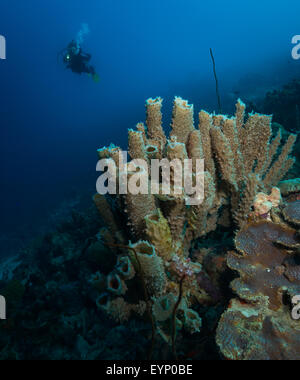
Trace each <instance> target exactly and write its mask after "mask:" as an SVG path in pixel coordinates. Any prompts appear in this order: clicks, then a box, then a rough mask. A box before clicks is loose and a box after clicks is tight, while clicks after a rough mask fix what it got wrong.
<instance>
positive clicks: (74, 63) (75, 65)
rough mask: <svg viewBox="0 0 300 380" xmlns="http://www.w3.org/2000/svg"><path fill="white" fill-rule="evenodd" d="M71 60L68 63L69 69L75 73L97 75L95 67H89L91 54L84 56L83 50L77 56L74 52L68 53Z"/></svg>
mask: <svg viewBox="0 0 300 380" xmlns="http://www.w3.org/2000/svg"><path fill="white" fill-rule="evenodd" d="M68 56H69V59H68V61H67V66H66V67H67V68H68V69H71V70H72V71H73V73H77V74H82V73H87V74H91V75H94V74H96V72H95V69H94V67H93V66H91V65H88V62H89V61H90V59H91V55H90V54H83V53H82V52H81V49H80V50H79V52H78V53H77V54H76V53H74V52H70V53H68Z"/></svg>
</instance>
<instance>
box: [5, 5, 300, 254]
mask: <svg viewBox="0 0 300 380" xmlns="http://www.w3.org/2000/svg"><path fill="white" fill-rule="evenodd" d="M299 17H300V3H299V1H296V0H295V1H294V0H292V1H285V2H279V1H274V0H273V1H266V0H264V1H231V0H228V1H207V2H204V1H200V0H184V1H179V0H151V1H146V0H108V1H103V0H88V1H83V0H52V1H42V0H26V1H20V0H10V1H5V0H2V1H1V3H0V35H3V36H5V38H6V41H7V60H6V61H0V84H1V86H0V126H1V128H0V131H1V132H0V133H1V137H0V145H1V147H0V152H1V211H0V212H1V222H0V246H1V247H0V248H1V249H0V250H1V254H5V253H7V252H8V251H9V250H10V249H12V250H13V249H14V245H13V243H12V242H18V241H19V242H20V241H26V240H27V239H28V238H29V239H30V238H33V237H34V235H35V233H37V232H38V230H39V228H40V227H41V226H42V225H43V224H47V220H48V218H49V215H50V214H51V212H52V211H53V210H55V208H56V207H57V206H58V205H59V204H60V203H61V202H63V201H66V200H68V199H70V200H72V199H73V198H74V197H76V196H78V194H86V197H87V198H86V199H87V203H88V202H90V198H89V197H90V196H92V194H93V191H94V188H95V181H96V172H95V165H96V159H97V156H96V149H97V148H99V147H102V146H103V145H107V144H109V143H110V142H114V143H115V144H120V145H121V146H122V147H126V137H127V136H126V133H127V128H131V127H133V126H134V125H135V124H136V123H137V122H139V121H141V120H144V101H145V99H147V98H149V97H155V96H158V95H159V96H162V97H163V98H165V109H164V117H165V125H166V127H168V125H169V122H170V121H169V118H170V114H171V104H172V99H173V97H174V95H179V96H182V97H183V98H187V99H189V100H190V101H191V102H193V103H194V104H195V108H196V110H200V109H201V108H206V109H208V110H210V111H213V110H214V109H216V107H217V105H216V95H215V82H214V77H213V72H212V64H211V59H210V55H209V48H210V47H212V48H213V49H214V54H215V59H216V65H217V72H218V76H219V81H220V90H221V96H222V102H223V106H224V110H225V112H228V113H229V112H232V110H233V105H234V100H235V99H234V95H232V91H239V93H240V96H241V98H244V97H248V98H249V99H251V97H255V96H259V95H262V94H263V93H264V92H265V91H266V90H267V89H270V88H273V87H274V86H278V85H280V84H282V83H285V82H286V81H287V80H289V79H291V78H292V77H296V76H298V77H299V73H300V61H293V60H292V58H291V48H292V45H291V38H292V36H293V35H295V34H300V25H299ZM83 22H84V23H87V24H88V25H89V28H90V34H89V36H88V37H87V39H86V40H85V42H84V44H83V48H84V50H85V51H87V52H89V53H91V54H92V64H93V65H95V67H96V69H97V72H98V73H99V76H100V82H99V83H98V84H96V83H94V82H93V81H92V80H91V78H88V77H87V76H84V75H83V76H79V75H75V74H73V73H71V72H70V71H67V70H65V68H64V66H63V64H62V62H58V61H57V53H58V52H59V51H60V50H61V49H63V48H64V47H66V45H67V44H68V43H69V42H70V41H71V40H72V39H73V38H75V36H76V34H77V33H78V31H79V30H80V27H81V24H82V23H83ZM1 239H2V240H1ZM1 241H2V242H4V243H1Z"/></svg>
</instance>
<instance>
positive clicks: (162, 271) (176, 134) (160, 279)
mask: <svg viewBox="0 0 300 380" xmlns="http://www.w3.org/2000/svg"><path fill="white" fill-rule="evenodd" d="M161 108H162V99H161V98H156V99H149V100H148V101H147V102H146V110H147V121H146V125H147V127H146V126H145V125H144V124H143V123H139V124H138V125H137V129H136V130H135V131H134V130H129V139H128V141H129V142H128V145H129V154H130V156H131V158H132V159H140V160H144V162H148V163H149V162H150V160H152V159H157V160H162V159H169V160H174V159H177V160H179V162H180V161H181V162H182V164H183V163H184V160H186V159H187V158H189V159H191V160H193V175H194V176H197V175H198V174H199V169H198V168H197V165H196V160H197V159H204V163H205V169H204V170H205V171H204V178H205V181H204V183H205V185H204V187H205V197H204V201H203V202H202V203H201V204H200V205H196V206H194V205H191V206H189V205H187V202H186V199H187V194H186V193H185V189H184V188H182V189H181V190H182V191H181V195H178V194H177V193H176V186H178V183H177V182H176V178H175V176H174V174H173V172H172V171H171V185H172V189H171V193H170V194H169V195H166V194H164V193H161V192H159V194H157V195H152V194H151V193H150V190H149V192H148V194H139V193H138V192H137V194H135V195H131V194H125V195H114V196H111V195H110V196H102V195H97V196H96V197H95V201H96V204H97V207H98V210H99V211H100V214H101V215H102V218H103V219H104V220H107V225H109V226H110V229H109V232H110V237H109V239H108V240H109V241H107V240H106V241H107V245H108V246H110V247H111V249H112V254H114V255H116V257H117V258H118V261H119V260H120V258H122V260H123V259H124V258H125V257H127V258H128V259H129V261H128V263H129V262H130V263H131V265H132V266H133V267H134V269H135V272H136V273H138V276H136V277H135V278H132V279H131V283H134V282H136V281H141V280H142V283H143V286H144V287H145V293H146V296H145V297H144V298H142V299H141V298H140V297H142V295H141V294H137V293H138V292H137V291H136V290H137V288H138V287H137V286H134V285H131V284H129V282H128V281H127V279H126V278H125V277H124V275H122V273H121V274H120V273H119V275H118V276H117V275H116V270H117V269H116V267H115V268H113V269H112V272H111V273H110V274H108V276H107V280H106V284H107V285H106V286H105V285H104V287H103V291H102V294H101V295H100V297H101V299H103V297H104V296H103V295H104V294H105V295H107V294H108V296H105V297H104V298H105V302H101V303H99V305H100V307H101V308H102V309H103V310H105V311H106V312H107V313H108V314H109V315H111V316H112V317H114V318H115V319H116V320H117V321H121V320H122V321H124V320H127V319H129V318H130V316H131V315H132V312H134V311H136V309H137V304H138V303H140V302H141V301H142V302H143V301H144V302H145V303H146V305H147V307H144V309H143V310H144V311H146V310H147V311H148V314H150V318H151V320H152V323H154V324H155V329H156V330H157V331H158V332H159V333H160V335H161V337H162V338H163V339H165V341H166V342H168V343H169V344H171V343H172V340H173V344H174V334H176V331H177V330H181V329H184V330H186V331H189V332H191V333H193V332H197V331H200V327H201V318H200V316H199V314H198V313H197V311H196V309H193V307H195V306H197V305H209V304H214V303H215V302H216V297H214V295H215V294H214V295H213V292H210V291H209V286H207V283H208V282H210V281H208V282H207V281H205V279H206V280H207V279H209V275H208V274H207V272H206V269H205V268H203V266H202V265H201V263H200V262H199V259H200V261H201V262H203V256H198V257H197V256H194V258H193V257H191V256H190V253H191V250H192V249H193V247H194V244H195V241H197V239H199V238H201V237H202V238H203V237H205V236H206V235H207V234H209V233H211V232H212V231H215V230H216V229H217V226H218V225H223V226H226V227H227V228H228V227H229V228H231V229H243V228H245V226H246V225H247V223H248V221H249V219H251V218H252V219H253V217H254V215H253V207H254V214H255V218H254V219H260V218H264V217H265V215H267V216H268V217H269V215H270V214H271V212H272V209H273V208H274V209H276V208H277V207H278V206H279V204H280V203H281V194H280V190H279V189H278V188H274V186H276V185H278V183H279V182H280V180H282V179H283V178H284V177H285V175H286V173H287V172H288V171H289V169H290V168H291V167H292V165H293V163H294V159H293V158H292V157H290V153H291V151H292V148H293V145H294V143H295V140H296V136H295V135H289V136H288V138H287V140H286V142H285V143H284V144H283V145H282V146H281V134H280V132H279V133H278V134H277V135H276V136H275V137H274V138H273V139H272V129H271V117H269V116H266V115H260V114H249V115H247V117H246V114H245V108H246V107H245V105H244V104H243V103H242V102H241V101H238V103H237V105H236V115H235V117H232V118H228V117H226V116H224V115H211V114H208V113H207V112H205V111H201V112H200V114H199V128H198V129H196V128H195V125H194V108H193V106H192V105H190V104H189V103H188V102H187V101H185V100H183V99H181V98H178V97H177V98H175V100H174V108H173V118H172V124H171V127H172V129H171V133H170V137H169V139H168V138H167V137H166V135H165V134H164V131H163V127H162V124H161V123H162V113H161ZM120 151H121V149H120V148H118V147H115V146H114V145H113V146H111V147H109V148H107V147H104V148H102V149H99V151H98V153H99V157H100V158H106V159H108V160H113V161H114V162H115V163H116V165H117V167H118V170H119V172H121V173H122V174H123V175H125V176H127V181H129V180H130V178H131V177H132V176H134V172H132V171H130V170H128V174H126V170H124V167H121V165H120V159H119V158H118V157H117V156H116V152H118V153H119V152H120ZM127 165H128V167H131V168H132V165H131V164H127ZM139 170H140V172H141V171H142V172H143V173H144V171H147V168H145V167H140V168H139ZM147 176H149V177H150V172H148V174H147ZM119 181H120V176H119ZM159 185H160V188H161V187H162V186H163V182H161V183H160V184H159ZM120 186H121V183H120V182H118V180H117V188H119V187H120ZM181 186H182V185H181ZM259 191H260V193H259ZM269 192H271V195H267V194H266V193H269ZM260 198H261V199H260ZM99 199H101V207H99ZM120 209H121V210H122V209H123V210H124V212H123V213H122V215H120ZM114 215H118V217H114ZM120 222H121V225H123V226H127V227H128V228H127V227H126V228H124V227H123V229H122V228H121V229H120V228H119V227H117V225H120ZM106 239H107V237H106ZM104 241H105V239H104ZM131 241H134V242H135V243H131ZM124 242H128V245H127V246H126V245H124ZM126 244H127V243H126ZM133 253H134V254H133ZM104 283H105V282H104ZM211 284H212V283H211ZM112 285H113V286H112ZM205 285H206V286H205ZM181 286H182V294H181V290H180V289H181ZM133 300H135V301H134V302H133ZM176 301H177V303H176ZM139 310H140V309H139ZM174 310H175V312H174ZM140 314H142V312H141V311H140ZM172 318H175V324H176V328H175V332H174V331H170V326H171V325H172ZM173 349H174V347H173Z"/></svg>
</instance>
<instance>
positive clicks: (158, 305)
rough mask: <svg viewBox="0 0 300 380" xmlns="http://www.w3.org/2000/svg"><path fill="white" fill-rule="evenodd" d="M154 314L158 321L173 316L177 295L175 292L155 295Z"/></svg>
mask: <svg viewBox="0 0 300 380" xmlns="http://www.w3.org/2000/svg"><path fill="white" fill-rule="evenodd" d="M152 301H153V306H152V311H153V316H154V318H155V320H156V321H158V322H164V321H166V320H167V319H169V318H171V317H172V314H173V311H174V307H175V305H176V302H177V297H176V296H175V295H174V294H173V293H167V294H164V295H162V296H159V297H153V298H152Z"/></svg>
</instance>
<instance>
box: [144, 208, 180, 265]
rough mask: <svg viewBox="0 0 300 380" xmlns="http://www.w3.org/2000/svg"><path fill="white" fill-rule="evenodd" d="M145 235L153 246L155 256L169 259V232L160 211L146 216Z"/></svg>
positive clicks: (170, 239) (166, 222) (170, 248)
mask: <svg viewBox="0 0 300 380" xmlns="http://www.w3.org/2000/svg"><path fill="white" fill-rule="evenodd" d="M145 220H146V226H147V228H146V235H147V238H148V240H149V241H150V243H151V244H153V245H154V247H155V249H156V252H157V254H158V255H159V256H160V257H161V258H162V259H163V260H167V261H169V260H170V259H171V256H172V253H173V251H174V249H173V242H172V235H171V230H170V227H169V224H168V221H167V220H166V218H165V217H164V216H163V214H162V212H161V210H160V209H157V210H155V212H153V213H152V214H149V215H147V216H146V219H145Z"/></svg>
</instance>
